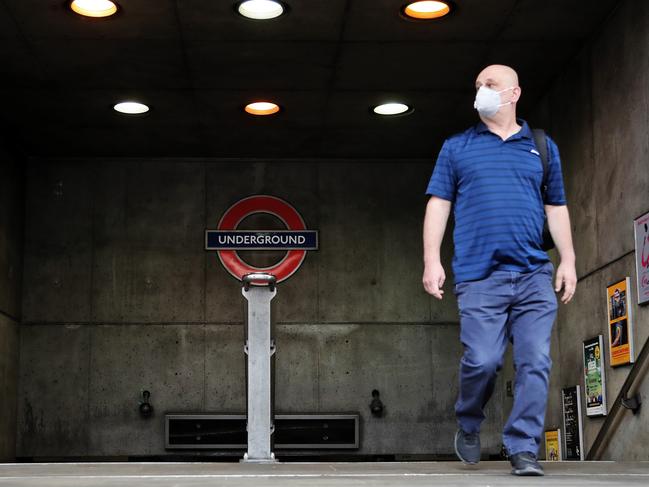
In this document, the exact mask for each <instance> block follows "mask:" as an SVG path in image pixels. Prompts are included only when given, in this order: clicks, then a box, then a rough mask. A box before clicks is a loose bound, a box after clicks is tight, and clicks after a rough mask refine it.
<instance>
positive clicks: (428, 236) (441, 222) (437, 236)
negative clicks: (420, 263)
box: [422, 196, 452, 299]
mask: <svg viewBox="0 0 649 487" xmlns="http://www.w3.org/2000/svg"><path fill="white" fill-rule="evenodd" d="M451 205H452V203H451V202H450V201H448V200H445V199H442V198H438V197H437V196H431V198H430V199H429V200H428V204H427V205H426V216H425V217H424V276H423V278H422V281H423V284H424V289H425V290H426V292H427V293H428V294H432V295H433V296H435V297H436V298H437V299H442V297H443V296H442V295H443V294H444V291H443V290H442V286H443V285H444V281H446V274H445V273H444V268H443V267H442V261H441V257H440V249H441V247H442V239H443V238H444V232H445V231H446V224H447V223H448V217H449V215H450V213H451Z"/></svg>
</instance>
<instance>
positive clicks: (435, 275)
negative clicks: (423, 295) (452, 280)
mask: <svg viewBox="0 0 649 487" xmlns="http://www.w3.org/2000/svg"><path fill="white" fill-rule="evenodd" d="M422 281H423V283H424V289H425V290H426V292H427V293H428V294H432V295H433V296H435V297H436V298H437V299H442V297H443V296H442V295H443V294H444V291H443V290H442V286H443V285H444V281H446V274H445V273H444V268H443V267H442V264H441V263H439V262H436V263H435V264H429V265H427V266H425V268H424V277H423V279H422Z"/></svg>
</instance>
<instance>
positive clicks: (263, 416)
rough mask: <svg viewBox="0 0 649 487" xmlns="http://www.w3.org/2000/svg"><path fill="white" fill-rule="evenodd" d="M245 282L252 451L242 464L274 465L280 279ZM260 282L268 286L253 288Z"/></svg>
mask: <svg viewBox="0 0 649 487" xmlns="http://www.w3.org/2000/svg"><path fill="white" fill-rule="evenodd" d="M242 281H243V288H242V289H241V293H242V294H243V296H244V297H245V298H246V300H247V301H248V319H247V324H246V327H247V328H246V329H247V333H246V335H247V337H248V339H247V341H246V344H245V347H244V351H245V353H246V354H247V355H248V369H247V370H248V374H247V375H248V384H247V408H248V423H247V430H248V451H247V452H246V453H245V455H244V456H243V460H242V462H250V463H271V462H275V461H276V460H275V455H274V454H273V452H272V451H271V435H272V434H273V431H274V428H275V427H274V425H273V421H272V417H273V411H272V408H271V405H272V385H273V384H272V381H271V357H272V355H273V354H274V353H275V343H274V340H273V339H272V338H271V336H270V335H271V326H270V302H271V301H272V299H273V298H274V297H275V295H276V294H277V290H276V289H275V282H276V279H275V276H273V275H272V274H264V273H253V274H246V275H245V276H243V279H242ZM260 282H263V283H266V284H267V285H265V286H259V285H252V286H251V284H258V283H260Z"/></svg>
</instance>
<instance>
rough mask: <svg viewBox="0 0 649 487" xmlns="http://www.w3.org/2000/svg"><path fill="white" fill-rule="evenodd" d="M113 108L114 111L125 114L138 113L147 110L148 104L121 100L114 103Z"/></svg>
mask: <svg viewBox="0 0 649 487" xmlns="http://www.w3.org/2000/svg"><path fill="white" fill-rule="evenodd" d="M113 109H115V111H116V112H119V113H124V114H126V115H140V114H142V113H146V112H148V111H149V107H148V106H146V105H145V104H143V103H138V102H136V101H123V102H121V103H118V104H116V105H115V106H114V107H113Z"/></svg>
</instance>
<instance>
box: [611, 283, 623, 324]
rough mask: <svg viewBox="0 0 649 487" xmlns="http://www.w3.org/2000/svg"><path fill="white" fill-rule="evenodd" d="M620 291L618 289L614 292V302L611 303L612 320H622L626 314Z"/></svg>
mask: <svg viewBox="0 0 649 487" xmlns="http://www.w3.org/2000/svg"><path fill="white" fill-rule="evenodd" d="M620 298H621V295H620V290H619V289H616V290H615V291H614V292H613V300H612V302H611V308H612V313H611V314H612V316H611V319H615V318H622V317H623V316H624V315H625V314H626V310H625V305H624V300H623V299H620Z"/></svg>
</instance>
